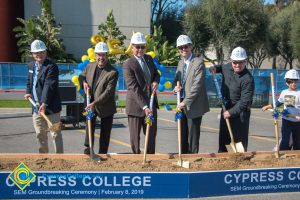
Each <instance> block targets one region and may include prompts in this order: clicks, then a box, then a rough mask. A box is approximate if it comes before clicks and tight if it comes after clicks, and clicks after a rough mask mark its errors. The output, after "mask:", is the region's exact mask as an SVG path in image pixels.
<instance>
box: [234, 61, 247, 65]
mask: <svg viewBox="0 0 300 200" xmlns="http://www.w3.org/2000/svg"><path fill="white" fill-rule="evenodd" d="M244 62H245V61H244V60H242V61H232V63H233V64H235V65H237V64H243V63H244Z"/></svg>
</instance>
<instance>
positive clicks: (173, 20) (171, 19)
mask: <svg viewBox="0 0 300 200" xmlns="http://www.w3.org/2000/svg"><path fill="white" fill-rule="evenodd" d="M182 20H183V12H180V13H177V10H175V9H171V10H169V11H167V12H165V13H164V14H163V17H162V20H161V22H160V25H156V27H159V26H160V27H161V29H162V31H163V34H164V36H165V37H166V39H167V40H168V41H169V42H170V43H171V44H173V43H175V42H176V40H177V37H178V36H179V35H181V34H182V33H183V25H182ZM153 29H154V27H153ZM152 33H153V32H152Z"/></svg>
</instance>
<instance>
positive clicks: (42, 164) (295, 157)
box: [0, 152, 300, 172]
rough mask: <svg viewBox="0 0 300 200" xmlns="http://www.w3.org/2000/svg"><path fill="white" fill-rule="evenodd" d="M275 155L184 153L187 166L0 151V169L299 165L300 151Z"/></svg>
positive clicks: (160, 159) (165, 160)
mask: <svg viewBox="0 0 300 200" xmlns="http://www.w3.org/2000/svg"><path fill="white" fill-rule="evenodd" d="M284 155H285V156H284V157H281V158H276V157H275V154H274V153H261V154H257V153H255V154H253V153H247V154H205V155H201V154H196V155H186V156H185V157H183V160H184V161H189V163H190V168H189V169H186V168H182V167H180V166H178V165H177V164H176V162H177V161H178V160H177V157H176V156H175V157H174V156H153V155H152V156H151V157H150V158H148V159H147V160H148V162H147V163H146V164H145V165H143V164H142V160H143V159H142V155H128V156H126V155H122V156H105V155H103V156H101V159H102V161H101V162H96V161H93V160H91V159H90V158H89V157H88V156H85V155H71V156H70V155H68V156H67V155H65V154H64V155H61V156H59V155H41V154H35V155H15V156H14V155H0V163H1V167H0V169H1V171H12V170H14V169H15V167H17V166H18V164H19V163H20V162H21V161H22V162H24V163H25V164H26V165H27V166H28V167H29V168H30V169H31V170H33V171H143V172H145V171H146V172H191V171H213V170H234V169H256V168H282V167H299V166H300V153H299V152H296V153H291V152H289V153H287V154H284Z"/></svg>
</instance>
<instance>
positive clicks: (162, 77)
mask: <svg viewBox="0 0 300 200" xmlns="http://www.w3.org/2000/svg"><path fill="white" fill-rule="evenodd" d="M165 82H166V78H165V77H164V76H161V77H160V80H159V84H161V85H163V84H165ZM164 87H165V86H164Z"/></svg>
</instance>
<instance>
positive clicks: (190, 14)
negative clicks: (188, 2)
mask: <svg viewBox="0 0 300 200" xmlns="http://www.w3.org/2000/svg"><path fill="white" fill-rule="evenodd" d="M266 18H267V16H266V14H265V13H264V11H263V4H262V2H261V1H259V0H227V1H225V0H223V1H220V0H200V1H199V2H198V4H195V5H192V6H191V7H190V8H189V9H187V12H186V15H185V18H184V24H186V26H185V30H186V32H188V33H189V34H190V35H191V36H192V38H194V40H195V39H196V40H197V38H198V40H200V41H197V42H200V43H201V45H199V47H202V52H204V51H205V50H206V49H207V48H209V47H213V48H214V49H215V50H216V56H217V61H218V62H219V63H223V61H224V60H225V53H224V52H226V51H227V52H230V51H231V50H232V49H233V48H235V47H236V46H242V47H244V48H245V49H246V50H247V52H248V54H249V55H250V56H256V55H258V53H255V52H256V51H258V52H260V49H261V47H260V46H257V45H256V44H258V43H260V42H262V41H263V40H264V38H265V35H266V27H267V22H268V21H267V20H266ZM189 21H190V22H189ZM199 38H200V39H199ZM195 44H196V42H195ZM199 47H198V48H199ZM204 56H205V55H204ZM205 57H206V58H207V59H208V60H210V61H213V60H211V59H210V58H208V57H207V56H205ZM258 63H259V62H258Z"/></svg>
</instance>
